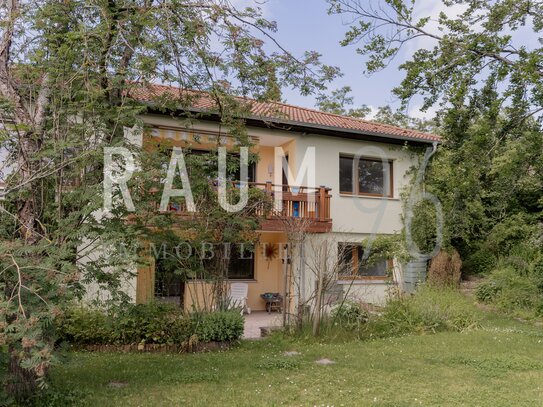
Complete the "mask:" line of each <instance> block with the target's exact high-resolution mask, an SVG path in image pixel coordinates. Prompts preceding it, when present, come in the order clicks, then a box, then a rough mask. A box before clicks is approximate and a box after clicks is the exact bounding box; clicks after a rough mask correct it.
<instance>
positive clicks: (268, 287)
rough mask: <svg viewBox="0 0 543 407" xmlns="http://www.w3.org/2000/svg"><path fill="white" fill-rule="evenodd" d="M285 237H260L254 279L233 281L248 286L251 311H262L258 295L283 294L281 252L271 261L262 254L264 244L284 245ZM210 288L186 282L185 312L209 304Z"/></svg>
mask: <svg viewBox="0 0 543 407" xmlns="http://www.w3.org/2000/svg"><path fill="white" fill-rule="evenodd" d="M285 242H286V236H285V235H284V234H283V233H272V232H269V233H266V232H263V233H262V234H261V235H260V243H259V244H258V246H257V247H256V250H255V279H254V280H233V281H234V282H246V283H247V284H248V285H249V289H248V295H247V298H248V299H247V305H248V306H249V307H250V308H251V310H252V311H263V310H264V309H265V303H264V301H263V300H262V298H260V294H263V293H265V292H274V293H276V292H278V293H281V294H283V265H282V262H281V258H280V256H281V251H280V250H279V247H278V255H277V257H276V258H274V259H273V260H267V259H266V258H265V255H264V253H263V250H264V244H265V243H272V244H276V245H280V244H281V243H282V244H284V243H285ZM210 300H211V287H210V285H209V284H206V283H205V282H202V281H193V282H187V283H186V284H185V310H186V311H190V310H192V309H193V305H194V307H195V308H197V309H198V308H199V307H200V308H201V307H202V306H203V305H204V304H210Z"/></svg>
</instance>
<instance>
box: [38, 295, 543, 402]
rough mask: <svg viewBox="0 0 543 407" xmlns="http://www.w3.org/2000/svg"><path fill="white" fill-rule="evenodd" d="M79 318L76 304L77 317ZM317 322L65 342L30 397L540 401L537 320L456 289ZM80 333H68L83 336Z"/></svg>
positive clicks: (351, 309) (350, 309) (542, 338)
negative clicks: (184, 347)
mask: <svg viewBox="0 0 543 407" xmlns="http://www.w3.org/2000/svg"><path fill="white" fill-rule="evenodd" d="M153 312H154V311H153ZM237 315H238V316H239V314H237ZM87 317H89V316H86V317H83V316H82V315H81V314H78V317H77V321H78V326H79V327H82V326H83V324H82V322H83V319H85V318H87ZM93 318H95V317H93ZM122 323H123V324H124V326H125V327H126V326H127V324H130V322H128V321H127V320H124V319H123V322H122ZM328 323H329V324H328V325H326V323H325V324H324V325H323V332H322V334H321V336H320V337H319V338H315V337H313V336H312V335H311V333H310V329H309V330H308V331H307V332H304V331H303V330H302V331H301V332H297V333H290V334H289V333H275V334H273V335H272V336H270V337H268V338H264V339H261V340H254V341H237V342H236V343H235V344H234V346H233V348H231V349H230V350H228V351H220V350H219V351H213V352H200V353H177V352H176V353H174V352H169V353H168V352H167V353H148V352H128V353H125V352H88V351H73V350H70V351H65V352H63V353H62V354H61V357H62V358H63V363H62V364H59V365H57V366H54V367H53V368H52V370H51V385H50V387H49V389H47V391H46V392H45V393H44V394H42V395H40V396H39V398H37V399H36V400H34V401H33V404H34V405H37V406H68V405H74V406H95V405H100V406H118V405H123V406H146V405H149V406H151V405H152V406H171V405H191V406H208V405H240V406H258V405H318V406H321V405H324V406H330V405H334V406H340V405H345V406H348V405H360V406H365V405H379V406H398V405H401V406H415V405H448V406H454V405H479V406H491V405H492V406H511V405H518V406H520V405H535V404H539V403H541V402H542V401H543V395H542V392H541V388H540V383H541V381H542V380H543V360H542V359H541V347H542V346H543V333H542V332H541V329H540V327H538V326H535V325H534V324H531V323H526V322H524V323H523V322H519V321H517V320H514V319H512V318H509V317H504V316H501V315H500V314H497V313H495V312H492V311H488V310H487V309H486V308H485V309H482V308H481V307H480V306H478V305H476V303H475V300H474V299H473V297H466V296H464V295H463V294H461V293H460V292H458V291H456V290H442V289H425V290H423V291H422V292H421V293H420V294H419V295H417V296H415V297H413V298H411V299H407V300H405V299H403V300H397V301H394V302H392V303H390V304H389V306H387V307H385V308H384V309H383V310H382V312H381V313H379V314H373V315H372V314H371V313H370V314H368V313H366V312H365V311H364V310H363V309H361V308H358V309H357V308H356V307H355V306H354V305H353V304H350V305H349V306H347V307H346V308H345V310H341V311H338V312H336V314H335V315H331V319H330V320H329V321H328ZM95 326H96V327H99V326H101V323H100V322H98V323H97V324H96V325H95ZM70 329H71V328H69V329H68V330H70ZM80 329H81V331H83V330H85V328H80ZM91 330H92V329H89V330H88V331H89V332H90V331H91ZM144 330H145V329H144ZM97 331H98V330H97ZM126 331H127V332H129V331H131V330H130V329H127V330H126ZM151 331H152V329H151V330H149V331H148V332H151ZM70 332H71V334H70V335H73V336H72V337H76V333H75V332H74V331H70ZM132 332H134V331H132ZM80 335H81V336H79V337H78V338H79V339H78V340H80V341H87V340H89V339H90V338H89V337H88V336H87V334H84V333H81V334H80ZM102 335H103V332H102V333H100V338H103V336H102ZM135 335H136V336H134V337H133V338H136V337H138V338H139V337H141V336H139V335H141V334H135ZM84 338H85V339H84ZM221 339H224V337H221ZM96 340H97V338H96V337H95V338H93V341H96ZM152 340H155V341H160V339H156V338H153V339H152ZM108 341H109V340H108Z"/></svg>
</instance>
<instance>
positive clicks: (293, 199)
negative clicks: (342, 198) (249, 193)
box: [169, 181, 332, 233]
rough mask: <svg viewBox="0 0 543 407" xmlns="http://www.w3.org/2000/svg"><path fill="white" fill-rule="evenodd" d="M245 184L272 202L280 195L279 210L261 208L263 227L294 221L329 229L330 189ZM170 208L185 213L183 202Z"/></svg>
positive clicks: (282, 227) (273, 228) (280, 227)
mask: <svg viewBox="0 0 543 407" xmlns="http://www.w3.org/2000/svg"><path fill="white" fill-rule="evenodd" d="M232 183H233V185H235V186H236V187H238V186H239V182H236V181H233V182H232ZM248 185H249V188H258V189H260V190H262V191H264V192H265V193H266V194H267V195H268V196H269V197H270V199H271V200H272V201H274V200H275V198H276V197H278V196H281V195H282V196H281V203H282V205H281V206H282V208H281V210H280V211H278V210H277V209H272V210H271V211H269V212H268V211H265V210H264V208H263V209H262V212H261V213H260V214H261V215H262V216H263V217H264V219H263V221H262V222H261V227H262V230H268V231H284V230H285V229H286V228H288V227H289V225H292V226H294V227H295V226H296V225H297V224H298V225H299V226H300V227H304V228H306V230H307V231H308V232H313V233H323V232H329V231H330V230H331V228H332V219H331V217H330V202H331V198H332V195H330V191H331V189H330V188H327V187H324V186H320V187H318V188H311V187H305V186H300V187H294V186H289V185H277V184H272V183H271V182H248ZM274 208H275V205H274ZM169 210H170V211H173V212H177V213H180V214H184V213H187V209H186V207H185V205H183V204H181V205H180V204H170V206H169ZM266 212H267V213H266ZM290 220H292V221H290ZM298 221H299V222H298Z"/></svg>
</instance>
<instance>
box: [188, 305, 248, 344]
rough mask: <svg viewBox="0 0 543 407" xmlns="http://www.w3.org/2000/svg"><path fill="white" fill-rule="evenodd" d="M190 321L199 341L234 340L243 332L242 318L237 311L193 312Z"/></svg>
mask: <svg viewBox="0 0 543 407" xmlns="http://www.w3.org/2000/svg"><path fill="white" fill-rule="evenodd" d="M192 323H193V326H194V328H193V329H194V333H195V335H196V336H197V337H198V340H199V341H200V342H210V341H218V342H224V341H234V340H236V339H239V338H241V335H242V334H243V327H244V319H243V316H242V315H241V313H240V312H238V311H218V312H209V313H194V314H192Z"/></svg>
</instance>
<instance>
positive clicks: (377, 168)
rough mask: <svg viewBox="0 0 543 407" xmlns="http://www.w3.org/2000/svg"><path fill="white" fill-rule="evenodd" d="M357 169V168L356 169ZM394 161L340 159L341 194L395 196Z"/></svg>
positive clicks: (341, 157)
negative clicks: (393, 183)
mask: <svg viewBox="0 0 543 407" xmlns="http://www.w3.org/2000/svg"><path fill="white" fill-rule="evenodd" d="M355 167H356V168H355ZM392 174H393V172H392V161H385V162H384V164H383V161H382V160H380V159H374V158H360V159H359V160H356V159H355V158H354V157H352V156H340V157H339V192H340V193H342V194H351V195H370V196H387V197H392V196H393V185H392V181H393V176H392Z"/></svg>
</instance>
